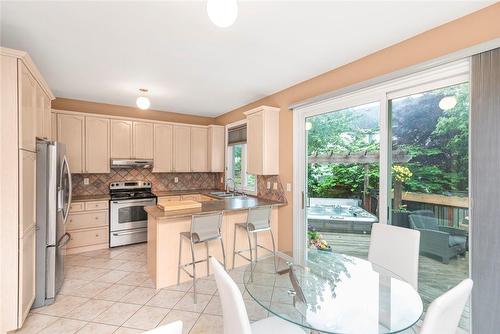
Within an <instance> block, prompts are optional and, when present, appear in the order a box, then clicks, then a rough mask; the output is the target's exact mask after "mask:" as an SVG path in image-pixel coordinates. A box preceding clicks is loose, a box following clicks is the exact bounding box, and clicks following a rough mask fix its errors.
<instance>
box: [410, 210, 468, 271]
mask: <svg viewBox="0 0 500 334" xmlns="http://www.w3.org/2000/svg"><path fill="white" fill-rule="evenodd" d="M409 220H410V227H411V228H412V229H414V230H418V231H420V253H421V254H423V255H427V256H431V257H438V258H439V259H441V261H442V262H443V263H445V264H448V263H449V262H450V259H451V258H453V257H456V256H458V255H459V254H462V255H463V254H465V252H466V251H467V249H468V234H467V231H464V230H460V229H458V228H453V227H448V226H441V225H439V224H438V219H437V218H436V217H435V216H434V213H433V212H432V211H429V210H419V211H415V212H413V213H412V214H410V216H409Z"/></svg>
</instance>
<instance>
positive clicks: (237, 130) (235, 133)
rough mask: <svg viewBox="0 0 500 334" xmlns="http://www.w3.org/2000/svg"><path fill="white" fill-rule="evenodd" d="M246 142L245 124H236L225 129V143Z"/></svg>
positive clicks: (229, 144)
mask: <svg viewBox="0 0 500 334" xmlns="http://www.w3.org/2000/svg"><path fill="white" fill-rule="evenodd" d="M246 142H247V125H246V124H243V125H238V126H235V127H234V128H230V129H229V130H227V145H228V146H231V145H237V144H245V143H246Z"/></svg>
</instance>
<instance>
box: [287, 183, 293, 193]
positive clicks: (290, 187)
mask: <svg viewBox="0 0 500 334" xmlns="http://www.w3.org/2000/svg"><path fill="white" fill-rule="evenodd" d="M286 191H292V184H291V183H287V184H286Z"/></svg>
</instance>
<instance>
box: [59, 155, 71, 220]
mask: <svg viewBox="0 0 500 334" xmlns="http://www.w3.org/2000/svg"><path fill="white" fill-rule="evenodd" d="M65 169H66V172H67V173H68V189H67V190H68V202H67V203H64V193H63V191H65V190H66V189H62V187H61V189H60V191H59V196H60V203H61V209H62V214H63V224H66V221H67V220H68V216H69V208H70V205H71V196H72V192H73V189H72V188H73V184H72V181H71V172H70V169H69V163H68V158H67V157H66V156H64V158H63V164H62V168H61V175H60V180H61V181H60V183H59V184H63V178H64V172H65Z"/></svg>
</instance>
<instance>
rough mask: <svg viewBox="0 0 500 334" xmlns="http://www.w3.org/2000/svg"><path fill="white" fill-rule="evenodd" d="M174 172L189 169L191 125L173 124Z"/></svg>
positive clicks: (187, 170) (188, 170)
mask: <svg viewBox="0 0 500 334" xmlns="http://www.w3.org/2000/svg"><path fill="white" fill-rule="evenodd" d="M173 128H174V159H173V171H174V172H190V171H191V163H190V162H191V161H190V160H191V127H189V126H182V125H174V127H173Z"/></svg>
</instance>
